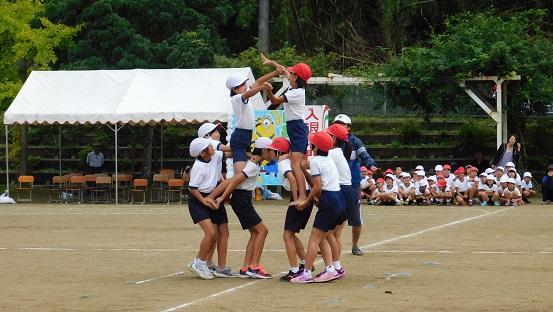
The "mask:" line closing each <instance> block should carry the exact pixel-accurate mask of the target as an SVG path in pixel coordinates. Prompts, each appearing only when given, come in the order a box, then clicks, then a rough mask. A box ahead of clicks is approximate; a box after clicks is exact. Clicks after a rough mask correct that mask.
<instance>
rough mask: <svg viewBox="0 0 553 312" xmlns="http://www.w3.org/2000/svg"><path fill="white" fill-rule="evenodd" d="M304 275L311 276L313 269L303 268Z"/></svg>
mask: <svg viewBox="0 0 553 312" xmlns="http://www.w3.org/2000/svg"><path fill="white" fill-rule="evenodd" d="M303 276H311V270H303Z"/></svg>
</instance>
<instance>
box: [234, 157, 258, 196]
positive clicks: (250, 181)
mask: <svg viewBox="0 0 553 312" xmlns="http://www.w3.org/2000/svg"><path fill="white" fill-rule="evenodd" d="M242 173H243V174H244V175H245V176H246V180H244V181H242V182H240V184H238V185H237V186H236V189H238V190H247V191H253V190H255V187H256V183H257V177H258V176H259V165H258V164H256V163H254V162H253V161H251V160H249V159H248V161H247V162H246V167H244V169H242Z"/></svg>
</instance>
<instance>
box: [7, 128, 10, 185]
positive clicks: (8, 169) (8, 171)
mask: <svg viewBox="0 0 553 312" xmlns="http://www.w3.org/2000/svg"><path fill="white" fill-rule="evenodd" d="M8 133H9V131H8V125H6V191H7V192H8V196H10V166H9V165H10V164H9V157H8V155H9V154H8V153H9V145H8Z"/></svg>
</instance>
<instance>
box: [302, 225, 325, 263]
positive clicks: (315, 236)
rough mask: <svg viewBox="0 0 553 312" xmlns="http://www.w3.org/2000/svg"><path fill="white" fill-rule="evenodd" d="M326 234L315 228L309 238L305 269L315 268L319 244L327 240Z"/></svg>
mask: <svg viewBox="0 0 553 312" xmlns="http://www.w3.org/2000/svg"><path fill="white" fill-rule="evenodd" d="M326 234H327V233H326V232H323V231H321V230H319V229H316V228H313V230H311V235H310V236H309V243H308V245H307V252H306V253H305V268H306V269H307V270H310V269H311V268H312V267H313V263H314V262H315V258H317V251H318V249H319V243H320V242H321V241H322V240H323V239H324V238H325V236H326Z"/></svg>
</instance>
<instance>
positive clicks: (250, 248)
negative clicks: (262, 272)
mask: <svg viewBox="0 0 553 312" xmlns="http://www.w3.org/2000/svg"><path fill="white" fill-rule="evenodd" d="M248 231H250V239H249V240H248V244H247V245H246V254H245V255H244V266H243V267H244V268H245V269H246V270H247V269H248V267H249V266H252V255H253V246H254V242H255V239H256V237H257V231H255V230H254V228H250V229H248Z"/></svg>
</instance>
